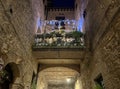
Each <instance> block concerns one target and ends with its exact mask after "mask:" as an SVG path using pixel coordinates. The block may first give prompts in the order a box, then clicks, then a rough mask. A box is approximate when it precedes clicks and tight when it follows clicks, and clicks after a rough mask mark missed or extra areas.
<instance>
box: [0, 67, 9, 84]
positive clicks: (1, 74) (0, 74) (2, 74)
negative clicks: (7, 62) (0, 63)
mask: <svg viewBox="0 0 120 89" xmlns="http://www.w3.org/2000/svg"><path fill="white" fill-rule="evenodd" d="M6 80H9V75H8V72H7V71H6V70H4V69H3V70H1V71H0V83H4V81H6Z"/></svg>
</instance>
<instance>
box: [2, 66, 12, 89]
mask: <svg viewBox="0 0 120 89" xmlns="http://www.w3.org/2000/svg"><path fill="white" fill-rule="evenodd" d="M3 72H4V76H3V77H2V78H1V79H2V82H1V84H0V86H1V89H9V85H10V84H11V83H12V82H13V71H12V69H11V66H10V65H9V64H8V65H7V66H6V67H5V68H4V69H3Z"/></svg>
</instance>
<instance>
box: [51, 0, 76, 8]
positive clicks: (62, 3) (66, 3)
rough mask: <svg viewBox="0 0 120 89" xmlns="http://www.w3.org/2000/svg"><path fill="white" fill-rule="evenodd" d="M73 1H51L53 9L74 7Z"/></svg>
mask: <svg viewBox="0 0 120 89" xmlns="http://www.w3.org/2000/svg"><path fill="white" fill-rule="evenodd" d="M74 2H75V0H53V7H69V8H73V7H74Z"/></svg>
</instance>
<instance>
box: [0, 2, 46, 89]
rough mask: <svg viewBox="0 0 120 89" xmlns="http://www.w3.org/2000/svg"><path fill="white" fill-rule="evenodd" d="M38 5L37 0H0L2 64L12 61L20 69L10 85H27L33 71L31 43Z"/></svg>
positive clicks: (13, 88) (15, 88) (0, 54)
mask: <svg viewBox="0 0 120 89" xmlns="http://www.w3.org/2000/svg"><path fill="white" fill-rule="evenodd" d="M36 2H37V3H36ZM36 7H37V8H36ZM40 8H41V11H40V10H39V9H40ZM42 8H43V5H42V1H37V0H33V1H32V0H27V1H26V0H15V1H14V0H0V56H1V57H2V59H3V60H4V61H5V65H7V64H9V63H15V64H17V67H18V71H20V76H19V77H17V78H14V81H13V83H14V84H12V85H11V87H12V89H17V88H20V86H23V87H24V89H28V88H29V87H30V84H31V80H32V74H33V71H35V72H36V71H37V64H36V62H35V61H34V58H33V56H32V49H31V46H32V44H33V42H34V34H35V31H36V29H37V25H36V24H37V18H39V17H40V16H41V18H42V19H44V17H43V13H41V12H43V11H42ZM38 14H39V15H38ZM13 71H15V70H13ZM13 74H14V73H13ZM14 75H15V74H14ZM15 84H17V85H15ZM18 85H19V86H18ZM20 89H21V88H20ZM22 89H23V88H22Z"/></svg>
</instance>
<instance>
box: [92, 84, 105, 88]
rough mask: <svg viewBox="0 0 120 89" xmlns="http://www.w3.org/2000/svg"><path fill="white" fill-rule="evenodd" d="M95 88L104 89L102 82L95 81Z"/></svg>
mask: <svg viewBox="0 0 120 89" xmlns="http://www.w3.org/2000/svg"><path fill="white" fill-rule="evenodd" d="M94 89H103V87H102V86H101V85H100V84H98V83H95V87H94Z"/></svg>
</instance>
